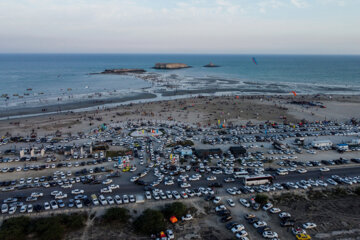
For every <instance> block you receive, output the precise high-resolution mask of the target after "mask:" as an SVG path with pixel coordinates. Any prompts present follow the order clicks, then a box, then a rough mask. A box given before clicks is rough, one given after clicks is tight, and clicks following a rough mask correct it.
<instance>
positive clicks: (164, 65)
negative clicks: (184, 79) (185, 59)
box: [154, 63, 190, 69]
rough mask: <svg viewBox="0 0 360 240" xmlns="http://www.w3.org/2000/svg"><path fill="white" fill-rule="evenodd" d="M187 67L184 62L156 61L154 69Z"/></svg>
mask: <svg viewBox="0 0 360 240" xmlns="http://www.w3.org/2000/svg"><path fill="white" fill-rule="evenodd" d="M189 67H190V66H188V65H186V64H184V63H156V64H155V66H154V68H155V69H181V68H189Z"/></svg>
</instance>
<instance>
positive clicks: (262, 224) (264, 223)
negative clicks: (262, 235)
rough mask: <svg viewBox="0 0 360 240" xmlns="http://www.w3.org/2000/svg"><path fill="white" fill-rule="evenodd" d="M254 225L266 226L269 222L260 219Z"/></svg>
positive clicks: (257, 226)
mask: <svg viewBox="0 0 360 240" xmlns="http://www.w3.org/2000/svg"><path fill="white" fill-rule="evenodd" d="M253 226H254V227H255V228H259V227H265V226H267V223H266V222H264V221H259V222H255V223H254V224H253Z"/></svg>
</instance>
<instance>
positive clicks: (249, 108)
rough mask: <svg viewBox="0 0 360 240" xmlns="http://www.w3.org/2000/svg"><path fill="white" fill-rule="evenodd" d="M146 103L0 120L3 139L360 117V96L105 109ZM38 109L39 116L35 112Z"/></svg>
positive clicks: (189, 101)
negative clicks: (125, 127) (129, 125)
mask: <svg viewBox="0 0 360 240" xmlns="http://www.w3.org/2000/svg"><path fill="white" fill-rule="evenodd" d="M139 97H141V98H142V99H143V98H152V97H153V96H152V94H148V95H146V94H145V95H142V96H135V97H134V98H126V99H109V100H106V101H105V100H104V101H101V102H97V101H89V102H82V103H72V104H68V105H65V106H61V109H62V111H65V110H66V109H68V110H70V109H80V108H86V107H91V106H97V105H100V106H99V107H98V109H96V110H91V111H84V112H76V111H74V112H72V111H68V112H61V113H60V112H57V113H55V114H48V115H41V116H34V117H24V118H16V119H9V120H2V121H0V135H5V134H6V133H10V134H11V135H12V136H16V135H23V136H24V135H30V133H31V132H32V130H34V131H36V132H37V133H38V134H41V135H42V134H53V133H54V132H55V131H57V130H60V131H61V132H63V133H72V132H83V131H87V130H89V129H91V128H93V127H94V126H98V125H100V124H102V123H119V122H122V121H128V120H145V119H148V120H151V121H160V120H174V121H179V122H187V123H193V124H198V125H199V126H209V125H215V124H217V123H218V120H220V121H221V123H224V122H225V125H231V124H246V123H247V122H248V121H251V122H254V123H257V122H264V121H271V122H278V123H283V122H287V123H296V122H299V121H301V120H302V119H306V120H307V121H322V120H334V121H347V120H350V119H351V118H353V117H354V118H359V117H360V112H359V111H358V110H359V109H360V108H359V104H360V96H350V95H331V96H329V95H298V96H297V97H296V98H295V97H293V96H282V95H277V96H269V95H263V96H259V95H257V96H216V97H215V96H207V97H204V96H197V97H189V98H184V99H175V100H164V101H155V102H152V101H151V102H143V103H136V104H134V103H132V104H131V103H130V104H126V105H121V106H118V107H112V108H105V107H103V106H102V107H101V105H103V104H106V103H116V102H124V101H131V100H136V99H139ZM294 100H296V101H304V102H319V103H321V104H322V105H323V106H325V107H326V108H320V107H318V106H309V105H306V104H302V105H300V104H292V103H291V102H292V101H294ZM47 108H48V110H47V112H52V111H54V112H56V111H57V108H58V106H52V107H47ZM35 110H37V111H35ZM37 112H40V113H41V109H32V108H28V109H21V110H18V111H15V110H13V111H9V112H6V113H1V114H0V115H1V116H2V117H4V116H5V115H7V114H10V115H21V114H28V113H37Z"/></svg>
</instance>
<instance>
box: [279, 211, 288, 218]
mask: <svg viewBox="0 0 360 240" xmlns="http://www.w3.org/2000/svg"><path fill="white" fill-rule="evenodd" d="M279 217H280V218H290V217H291V214H290V213H288V212H282V213H279Z"/></svg>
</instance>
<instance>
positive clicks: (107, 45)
mask: <svg viewBox="0 0 360 240" xmlns="http://www.w3.org/2000/svg"><path fill="white" fill-rule="evenodd" d="M359 12H360V1H359V0H182V1H175V0H174V1H173V0H170V1H169V0H1V1H0V53H230V54H260V53H261V54H360V30H359V29H360V27H359V26H360V14H359Z"/></svg>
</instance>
